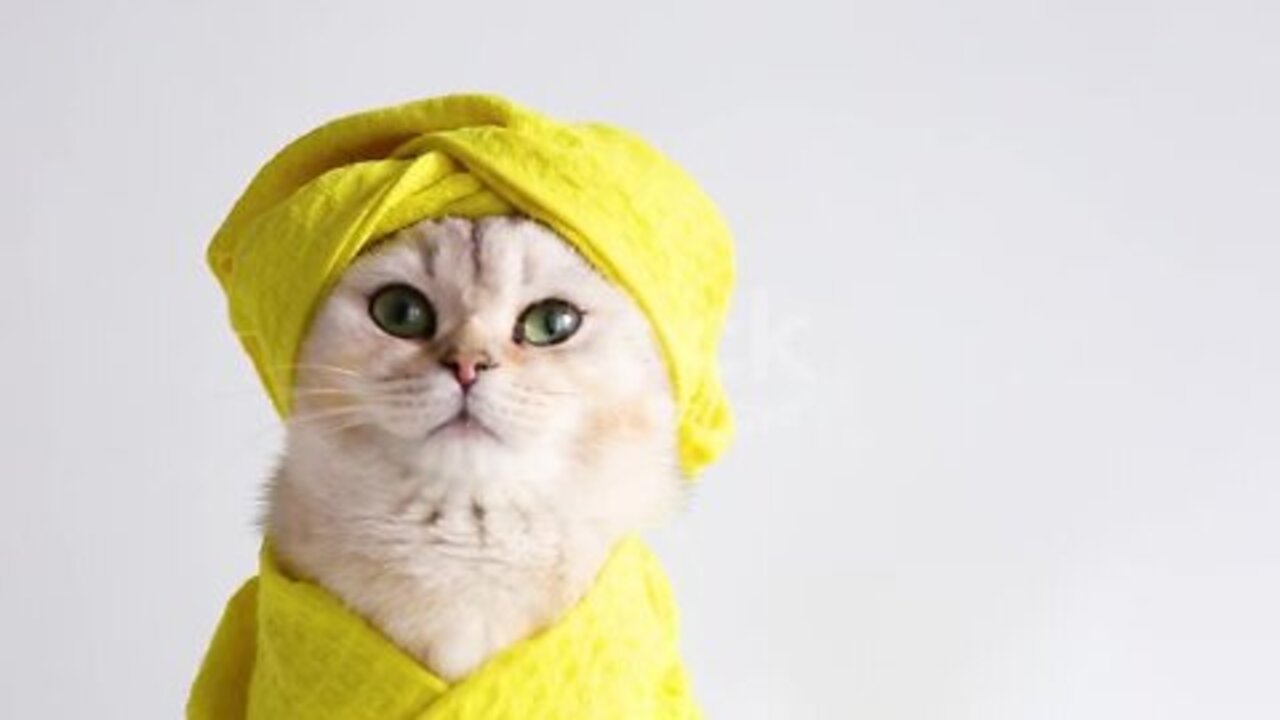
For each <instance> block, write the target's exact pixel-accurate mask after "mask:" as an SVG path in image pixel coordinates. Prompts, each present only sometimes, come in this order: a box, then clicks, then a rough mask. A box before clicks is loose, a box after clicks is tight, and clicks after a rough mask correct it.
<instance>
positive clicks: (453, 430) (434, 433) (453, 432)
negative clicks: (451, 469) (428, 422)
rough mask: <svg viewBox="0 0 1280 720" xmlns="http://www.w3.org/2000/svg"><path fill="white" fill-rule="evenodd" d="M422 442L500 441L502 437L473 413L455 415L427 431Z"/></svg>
mask: <svg viewBox="0 0 1280 720" xmlns="http://www.w3.org/2000/svg"><path fill="white" fill-rule="evenodd" d="M423 442H426V443H430V442H435V443H441V442H447V443H459V442H461V443H501V442H502V437H501V436H499V435H498V433H496V432H495V431H494V430H493V429H492V428H490V427H489V426H488V425H486V424H485V423H483V422H481V421H480V420H479V419H477V418H476V417H475V416H474V415H464V414H459V415H455V416H454V417H453V418H452V419H450V420H447V421H445V422H443V423H440V424H439V425H437V426H435V427H434V428H432V429H431V430H428V431H427V434H426V436H425V437H424V438H423Z"/></svg>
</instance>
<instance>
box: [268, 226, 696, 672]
mask: <svg viewBox="0 0 1280 720" xmlns="http://www.w3.org/2000/svg"><path fill="white" fill-rule="evenodd" d="M658 347H659V346H658V344H657V343H656V341H655V339H654V337H653V336H652V331H651V329H650V324H649V323H648V322H647V321H646V318H645V316H644V315H643V314H642V313H641V311H640V309H639V308H638V307H636V306H635V304H634V303H633V301H632V300H631V299H630V298H629V297H628V296H627V295H626V294H625V293H624V292H623V291H622V290H621V289H619V288H617V287H615V286H614V285H612V284H611V283H610V282H609V281H608V280H607V279H606V278H605V277H603V276H602V275H601V274H600V273H599V272H598V271H597V270H596V269H595V268H594V267H593V266H592V265H591V264H590V263H588V261H587V260H586V259H585V258H583V257H582V256H581V255H580V254H579V253H578V252H577V251H576V250H575V249H574V248H573V247H572V246H571V245H570V244H569V243H568V242H567V241H565V240H564V239H563V238H562V237H560V236H559V235H557V234H556V233H555V232H554V231H552V230H551V229H549V228H547V227H546V226H544V225H543V224H541V223H539V222H537V221H535V220H533V219H530V218H528V217H525V216H522V215H504V216H491V217H485V218H481V219H477V220H470V219H463V218H456V217H449V218H443V219H431V220H424V221H421V222H418V223H416V224H414V225H411V226H409V227H407V228H405V229H403V230H400V231H398V232H396V233H393V234H392V235H390V236H388V237H386V238H383V239H381V240H379V241H378V242H376V243H374V244H372V245H371V246H369V247H368V248H366V249H365V251H364V252H362V253H361V255H360V256H358V257H357V258H356V260H355V261H354V262H353V264H352V265H351V266H350V267H349V268H348V269H347V270H346V271H345V272H344V273H343V274H342V276H341V277H340V278H339V279H338V281H337V282H336V283H335V284H334V285H333V287H332V289H331V290H330V291H329V293H328V294H327V295H326V297H325V299H324V301H323V302H322V303H321V304H320V305H319V306H318V308H317V310H316V312H315V315H314V316H313V318H312V320H311V322H310V326H309V329H308V331H307V334H306V336H305V338H304V339H303V343H302V345H301V347H300V349H299V355H298V363H297V366H296V368H295V370H296V376H295V377H296V380H295V388H296V389H295V391H294V412H293V414H292V415H291V417H290V418H289V419H288V421H287V425H286V434H285V443H284V450H283V452H282V455H281V458H280V460H279V463H278V465H277V467H276V470H275V472H274V474H273V476H272V477H271V479H270V481H269V482H268V484H267V492H266V507H265V509H264V513H263V517H262V524H263V528H264V531H265V532H266V533H267V535H268V537H269V538H270V539H271V540H272V543H273V546H274V548H275V550H276V552H277V554H278V556H279V561H280V562H281V564H282V566H283V567H284V568H285V569H286V570H288V571H290V572H291V573H292V574H294V575H296V576H298V577H302V578H305V579H309V580H311V581H314V582H316V583H318V584H319V585H321V586H323V587H324V588H326V589H327V590H329V591H330V592H331V593H333V594H334V595H336V596H337V597H338V598H339V599H340V600H342V601H343V602H344V603H345V604H346V605H347V606H348V607H350V608H351V609H353V610H354V611H355V612H357V613H358V614H360V615H362V616H363V617H364V618H366V619H367V620H368V621H369V622H371V623H372V624H373V625H374V626H375V627H377V628H378V629H379V630H381V631H382V633H383V634H384V635H385V636H386V637H388V638H389V639H390V640H391V641H392V642H393V643H395V644H396V645H397V646H399V647H400V648H401V649H403V650H404V651H406V652H407V653H409V654H410V655H412V656H413V657H415V658H416V659H417V660H418V661H420V662H421V663H422V664H424V665H425V666H426V667H427V668H429V669H430V670H432V671H433V672H435V673H436V674H437V675H438V676H440V677H441V678H443V679H445V680H447V681H454V680H457V679H460V678H462V677H465V676H466V675H467V674H469V673H470V672H472V671H473V670H475V669H476V668H477V667H478V666H480V665H481V664H482V663H484V662H485V661H486V660H487V659H488V658H490V657H492V656H493V655H494V654H495V653H497V652H499V651H501V650H502V649H503V648H505V647H507V646H509V645H511V644H512V643H515V642H517V641H519V640H521V639H522V638H525V637H528V636H529V635H530V634H532V633H534V632H536V631H537V630H538V629H540V628H542V627H545V626H547V625H549V624H551V623H553V622H554V621H555V620H556V619H557V618H558V617H559V616H560V615H562V614H563V613H564V612H565V611H566V610H567V609H569V608H570V607H571V606H572V605H573V604H574V603H575V602H576V601H577V600H578V599H579V598H580V597H581V596H582V595H583V594H584V593H585V592H586V591H587V590H588V589H589V587H590V585H591V583H592V581H593V579H594V577H595V575H596V573H597V571H598V570H599V568H600V567H601V565H602V564H603V562H604V560H605V559H606V558H607V556H608V554H609V552H610V550H611V548H612V547H613V545H614V544H615V542H616V541H617V540H618V539H620V538H621V537H622V536H623V535H626V534H629V533H633V532H637V531H640V530H643V529H645V528H648V527H651V526H652V525H653V524H655V523H658V522H660V521H662V520H663V519H665V518H667V517H668V516H669V515H670V514H671V513H672V512H674V511H675V510H677V509H678V508H679V507H680V506H681V504H682V503H683V501H684V487H685V483H683V482H682V480H681V476H680V471H679V464H678V462H677V449H676V410H675V407H674V400H673V399H672V393H671V390H670V386H669V384H668V383H669V381H668V376H667V373H666V370H665V366H664V364H663V362H662V357H661V355H660V352H659V349H658Z"/></svg>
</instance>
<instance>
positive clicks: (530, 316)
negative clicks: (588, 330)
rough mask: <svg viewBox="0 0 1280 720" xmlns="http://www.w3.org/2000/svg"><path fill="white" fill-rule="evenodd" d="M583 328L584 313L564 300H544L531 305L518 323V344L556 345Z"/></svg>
mask: <svg viewBox="0 0 1280 720" xmlns="http://www.w3.org/2000/svg"><path fill="white" fill-rule="evenodd" d="M581 326H582V311H581V310H579V309H578V308H576V307H574V306H572V305H570V304H569V303H567V302H565V301H564V300H555V299H550V300H542V301H540V302H536V303H534V304H532V305H530V306H529V307H528V308H527V309H525V311H524V312H523V313H522V314H521V315H520V320H519V321H518V322H517V323H516V342H527V343H529V344H530V345H555V344H557V343H562V342H564V341H565V340H568V339H569V337H570V336H571V335H573V334H574V333H576V332H578V328H579V327H581Z"/></svg>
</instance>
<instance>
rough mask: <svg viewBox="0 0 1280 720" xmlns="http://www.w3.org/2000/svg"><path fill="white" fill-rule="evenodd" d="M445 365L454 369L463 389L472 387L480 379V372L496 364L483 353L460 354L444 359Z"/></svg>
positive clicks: (454, 373) (455, 376)
mask: <svg viewBox="0 0 1280 720" xmlns="http://www.w3.org/2000/svg"><path fill="white" fill-rule="evenodd" d="M443 364H444V366H445V367H447V368H449V369H450V370H452V371H453V376H454V378H456V379H457V380H458V384H459V385H461V386H462V389H463V390H466V389H468V388H470V387H471V386H472V385H474V384H475V383H476V380H477V379H479V377H480V373H481V372H483V371H485V370H489V369H490V368H492V367H493V366H494V365H493V363H492V362H490V360H489V358H487V357H485V356H483V355H470V356H467V355H460V356H458V357H455V358H451V359H449V360H445V361H444V363H443Z"/></svg>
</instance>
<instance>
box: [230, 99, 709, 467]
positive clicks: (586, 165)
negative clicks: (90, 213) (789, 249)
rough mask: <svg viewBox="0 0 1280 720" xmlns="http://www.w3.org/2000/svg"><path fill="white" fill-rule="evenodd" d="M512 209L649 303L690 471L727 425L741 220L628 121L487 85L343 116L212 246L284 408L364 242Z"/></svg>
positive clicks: (253, 189)
mask: <svg viewBox="0 0 1280 720" xmlns="http://www.w3.org/2000/svg"><path fill="white" fill-rule="evenodd" d="M513 211H518V212H521V213H524V214H526V215H528V216H531V217H533V218H535V219H537V220H539V221H541V222H543V223H545V224H546V225H548V226H549V227H551V228H552V229H554V230H555V231H556V232H558V233H559V234H560V235H562V236H563V237H565V238H566V239H567V240H568V241H569V242H571V243H572V244H573V245H574V246H575V247H577V249H578V250H579V251H580V252H581V253H582V254H583V255H584V256H585V257H586V258H587V260H588V261H589V262H591V263H592V264H593V265H594V266H595V267H596V268H597V269H599V270H600V272H601V273H603V274H604V275H605V276H606V277H607V278H609V279H610V280H611V281H613V282H614V283H615V284H616V285H618V286H619V287H621V288H622V289H624V290H625V291H626V292H627V293H628V294H629V295H630V296H631V298H632V299H633V300H634V301H635V302H636V304H637V305H638V306H639V307H640V309H641V310H642V311H643V312H644V313H645V315H646V316H647V317H648V319H649V321H650V324H651V325H652V327H653V330H654V334H655V336H656V338H657V340H658V343H659V344H660V345H661V347H662V351H663V354H664V359H665V361H666V364H667V369H668V373H669V375H670V378H671V384H672V390H673V392H674V393H675V397H676V403H677V407H678V409H679V413H680V418H679V447H680V464H681V467H682V468H683V470H684V471H685V474H686V476H688V477H690V478H692V477H694V476H695V475H696V474H697V473H698V471H699V470H700V469H702V468H703V467H704V466H705V465H707V464H708V463H710V462H711V461H712V460H714V459H715V458H716V456H717V455H719V454H720V453H721V451H722V450H723V449H724V448H725V446H726V445H727V444H728V442H729V439H730V436H731V434H732V418H731V415H730V412H729V406H728V403H727V401H726V399H725V396H724V392H723V390H722V388H721V384H720V379H719V373H718V369H717V358H716V348H717V345H718V342H719V338H720V335H721V332H722V329H723V324H724V317H725V313H726V310H727V304H728V300H729V294H730V290H731V288H732V285H733V258H732V247H731V241H730V236H729V230H728V228H727V227H726V226H725V223H724V221H723V220H722V218H721V217H720V214H719V213H718V212H717V210H716V208H715V206H714V205H713V204H712V202H711V201H710V199H709V198H707V196H706V195H705V194H704V193H703V192H702V190H701V189H699V187H698V186H697V185H696V184H695V183H694V181H693V180H692V179H691V178H689V177H688V176H687V175H686V174H685V173H684V172H683V171H682V170H681V169H680V168H679V167H677V166H676V165H675V164H674V163H672V162H671V161H670V160H668V159H667V158H665V157H664V156H663V155H662V154H661V153H660V152H659V151H657V150H656V149H654V148H652V147H650V146H649V145H647V144H645V143H644V141H642V140H640V139H639V138H637V137H635V136H634V135H631V134H629V133H627V132H626V131H623V130H619V129H617V128H613V127H608V126H604V125H598V124H565V123H560V122H557V121H555V120H552V119H550V118H548V117H545V116H543V115H540V114H538V113H536V112H534V111H532V110H529V109H527V108H524V107H521V106H519V105H517V104H515V103H512V102H510V101H507V100H504V99H502V98H499V97H494V96H489V95H455V96H448V97H442V98H435V99H429V100H422V101H418V102H413V103H408V104H405V105H399V106H395V107H389V108H383V109H379V110H373V111H369V112H364V113H360V114H357V115H352V116H348V117H344V118H341V119H338V120H335V121H333V122H330V123H328V124H326V125H323V126H321V127H320V128H318V129H316V130H314V131H312V132H310V133H308V134H307V135H305V136H303V137H302V138H300V139H298V140H296V141H294V142H293V143H291V144H290V145H289V146H288V147H286V148H285V149H284V150H283V151H281V152H280V153H279V154H278V155H276V156H275V157H274V158H273V159H272V160H271V161H270V162H269V163H267V164H266V165H265V166H264V167H263V168H262V169H261V170H260V171H259V172H258V174H257V176H256V177H255V178H254V180H253V182H252V183H251V184H250V185H249V188H248V189H247V190H246V191H245V193H244V195H243V196H242V197H241V198H240V199H239V201H237V203H236V205H235V207H234V208H233V209H232V211H231V213H230V215H229V216H228V217H227V218H226V220H225V221H224V223H223V225H222V227H221V229H219V231H218V233H217V235H216V236H215V237H214V239H213V242H212V243H211V244H210V246H209V251H208V259H209V263H210V265H211V266H212V267H213V270H214V272H215V273H216V274H217V276H218V279H219V281H220V282H221V284H222V287H223V289H224V290H225V291H226V294H227V297H228V301H229V305H230V314H231V320H232V324H233V326H234V327H235V329H236V332H237V333H238V334H239V336H240V339H241V341H242V343H243V344H244V347H245V349H246V350H247V351H248V353H249V355H250V356H251V357H252V358H253V361H254V365H255V367H256V368H257V371H258V374H259V375H260V376H261V378H262V380H263V382H264V383H265V384H266V386H267V389H268V391H269V392H270V395H271V399H272V401H273V402H274V404H275V407H276V409H277V410H278V411H279V412H280V414H281V415H285V416H287V415H288V414H289V410H290V406H291V390H292V384H293V376H294V373H293V363H294V362H295V360H294V358H295V354H296V352H297V350H298V347H299V344H300V343H301V340H302V338H303V337H304V335H305V332H306V327H307V323H308V321H309V319H310V317H311V314H312V312H313V310H314V309H315V307H316V305H317V304H318V301H319V300H320V299H321V298H322V296H323V294H324V293H325V291H326V290H327V289H328V288H329V287H330V286H331V284H332V283H333V282H334V281H335V280H336V279H337V278H338V277H339V276H340V275H341V274H342V272H343V270H344V269H345V268H346V267H347V266H348V265H349V264H350V263H351V261H352V259H353V258H354V257H355V256H356V254H357V253H358V252H359V251H360V250H361V249H362V248H364V247H365V246H366V245H368V244H369V243H370V242H372V241H374V240H376V239H378V238H379V237H381V236H383V235H386V234H387V233H390V232H392V231H394V230H397V229H399V228H401V227H404V226H406V225H410V224H412V223H414V222H416V221H418V220H421V219H425V218H434V217H441V216H445V215H456V216H463V217H479V216H483V215H492V214H499V213H509V212H513Z"/></svg>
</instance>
